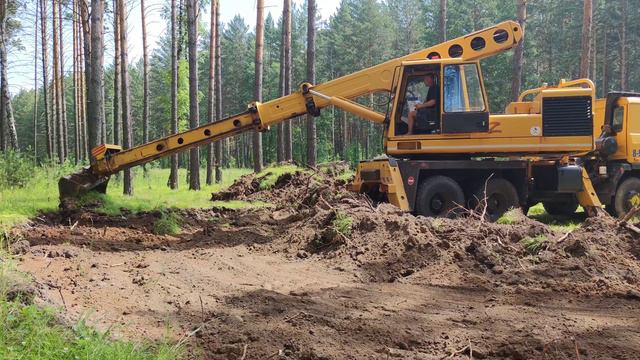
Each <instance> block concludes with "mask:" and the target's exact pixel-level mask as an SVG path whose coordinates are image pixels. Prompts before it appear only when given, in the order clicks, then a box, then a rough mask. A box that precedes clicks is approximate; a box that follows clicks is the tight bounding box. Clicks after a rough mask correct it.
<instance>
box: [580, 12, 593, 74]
mask: <svg viewBox="0 0 640 360" xmlns="http://www.w3.org/2000/svg"><path fill="white" fill-rule="evenodd" d="M592 18H593V2H592V0H584V3H583V13H582V51H581V53H580V77H581V78H588V77H589V56H590V55H591V19H592Z"/></svg>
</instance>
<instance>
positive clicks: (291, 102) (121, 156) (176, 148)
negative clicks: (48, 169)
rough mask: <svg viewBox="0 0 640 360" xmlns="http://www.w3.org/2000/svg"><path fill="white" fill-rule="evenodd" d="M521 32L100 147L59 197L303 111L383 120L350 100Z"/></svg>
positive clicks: (505, 25)
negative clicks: (416, 66) (414, 67)
mask: <svg viewBox="0 0 640 360" xmlns="http://www.w3.org/2000/svg"><path fill="white" fill-rule="evenodd" d="M522 35H523V34H522V30H521V27H520V25H519V24H518V23H516V22H514V21H505V22H502V23H500V24H497V25H495V26H492V27H490V28H486V29H483V30H480V31H477V32H474V33H471V34H468V35H465V36H461V37H459V38H456V39H452V40H449V41H446V42H444V43H441V44H438V45H434V46H431V47H428V48H425V49H422V50H419V51H416V52H414V53H411V54H409V55H406V56H403V57H399V58H395V59H392V60H389V61H387V62H385V63H382V64H379V65H376V66H373V67H370V68H367V69H364V70H361V71H358V72H355V73H353V74H350V75H346V76H343V77H340V78H337V79H334V80H331V81H328V82H326V83H323V84H318V85H312V84H303V85H302V86H301V88H300V90H299V91H296V92H294V93H292V94H290V95H287V96H283V97H280V98H277V99H274V100H271V101H268V102H265V103H259V102H254V103H251V104H249V106H248V110H247V111H246V112H244V113H241V114H238V115H235V116H231V117H228V118H225V119H221V120H218V121H215V122H213V123H209V124H206V125H203V126H200V127H198V128H195V129H191V130H187V131H184V132H182V133H179V134H174V135H170V136H167V137H165V138H162V139H158V140H154V141H151V142H149V143H146V144H142V145H139V146H136V147H133V148H131V149H126V150H122V151H120V149H119V147H117V146H113V145H100V146H98V147H96V148H94V149H93V150H92V152H91V155H92V156H91V166H90V167H89V168H86V169H84V170H83V171H82V172H80V173H76V174H72V175H70V176H67V177H64V178H61V179H60V181H59V191H60V198H61V199H65V198H69V197H76V196H77V195H79V194H80V193H83V192H87V191H91V190H96V191H101V192H104V191H105V190H106V184H107V182H108V179H109V176H111V175H113V174H115V173H117V172H119V171H121V170H123V169H126V168H130V167H133V166H136V165H141V164H144V163H147V162H150V161H153V160H155V159H158V158H162V157H166V156H169V155H172V154H174V153H178V152H182V151H185V150H188V149H190V148H193V147H196V146H200V145H204V144H207V143H210V142H212V141H217V140H222V139H224V138H228V137H231V136H234V135H237V134H240V133H243V132H246V131H250V130H256V131H266V130H267V129H268V128H269V127H270V126H271V125H274V124H277V123H280V122H282V121H285V120H288V119H291V118H295V117H297V116H300V115H304V114H312V115H314V116H317V115H319V111H320V109H322V108H324V107H327V106H331V105H333V106H336V107H338V108H340V109H342V110H344V111H347V112H349V113H352V114H354V115H356V116H359V117H362V118H364V119H366V120H369V121H373V122H377V123H383V122H385V118H386V115H385V114H382V113H379V112H376V111H374V110H373V109H370V108H368V107H366V106H363V105H361V104H358V103H356V102H354V101H352V100H353V99H355V98H357V97H359V96H363V95H367V94H371V93H375V92H387V93H389V92H391V91H392V87H393V86H394V82H395V81H397V77H398V69H399V68H400V67H401V66H402V64H403V63H404V62H407V61H416V60H427V59H434V60H435V59H447V58H455V59H460V60H461V61H476V60H480V59H484V58H487V57H490V56H493V55H496V54H498V53H501V52H504V51H506V50H509V49H511V48H512V47H514V46H515V45H516V44H518V42H519V41H520V40H521V38H522Z"/></svg>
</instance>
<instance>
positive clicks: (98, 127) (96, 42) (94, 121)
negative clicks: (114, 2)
mask: <svg viewBox="0 0 640 360" xmlns="http://www.w3.org/2000/svg"><path fill="white" fill-rule="evenodd" d="M124 32H125V31H123V33H124ZM85 52H86V50H85ZM85 61H86V60H85ZM89 66H90V71H89V76H88V77H89V78H88V79H87V81H88V82H87V125H88V128H89V147H90V148H94V147H95V146H98V145H99V142H100V140H101V139H102V127H103V125H102V124H103V123H104V104H103V100H104V96H103V91H104V82H103V75H104V69H103V66H104V0H91V46H90V61H89Z"/></svg>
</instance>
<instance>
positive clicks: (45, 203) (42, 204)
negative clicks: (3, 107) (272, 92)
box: [0, 164, 252, 228]
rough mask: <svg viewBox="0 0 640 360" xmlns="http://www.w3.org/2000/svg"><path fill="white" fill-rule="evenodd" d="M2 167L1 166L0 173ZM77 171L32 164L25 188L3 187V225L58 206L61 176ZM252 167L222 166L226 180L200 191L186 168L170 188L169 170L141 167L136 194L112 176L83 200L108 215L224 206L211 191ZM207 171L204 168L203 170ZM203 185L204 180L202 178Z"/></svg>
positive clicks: (136, 173) (0, 207)
mask: <svg viewBox="0 0 640 360" xmlns="http://www.w3.org/2000/svg"><path fill="white" fill-rule="evenodd" d="M1 171H2V169H0V172H1ZM73 171H75V168H74V166H72V165H70V164H66V165H64V166H37V167H31V168H30V172H29V176H28V177H27V178H28V185H27V186H26V187H23V188H20V187H6V186H4V187H3V186H0V228H9V227H11V226H13V225H16V224H18V223H21V222H24V221H26V220H27V219H29V218H32V217H34V216H37V214H38V213H39V212H40V211H44V212H51V211H55V210H57V209H58V203H59V199H58V179H59V178H60V177H62V176H64V175H68V174H70V173H72V172H73ZM249 172H250V170H249V169H223V179H224V180H223V182H222V183H220V184H214V185H211V186H209V185H203V186H202V190H201V191H189V189H188V186H187V184H186V183H184V182H183V181H182V180H183V179H186V170H184V169H180V172H179V179H180V180H181V182H180V188H179V189H178V190H171V189H169V188H168V187H167V179H168V178H169V170H168V169H159V168H150V169H149V171H148V176H146V177H144V176H143V175H142V169H135V170H134V180H133V185H134V196H126V195H123V194H122V180H121V178H120V179H118V178H117V177H116V176H113V177H112V178H111V181H110V183H109V187H108V190H107V194H106V195H105V194H95V193H93V194H90V195H87V196H85V197H84V198H83V199H82V202H84V203H90V202H93V203H95V204H97V209H96V210H98V211H100V212H103V213H105V214H107V215H118V214H121V213H122V209H127V210H128V211H131V212H141V211H153V210H159V209H166V208H207V207H211V206H221V207H223V206H225V204H224V203H217V204H215V203H212V202H211V201H210V193H211V192H215V191H219V190H220V189H223V188H225V187H227V186H229V185H230V184H231V183H232V182H233V181H234V180H235V179H236V178H238V177H240V176H241V175H244V174H247V173H249ZM202 173H204V171H203V172H202ZM203 184H204V181H203ZM251 205H252V204H249V203H243V204H240V203H234V204H231V205H230V207H233V208H241V207H248V206H251Z"/></svg>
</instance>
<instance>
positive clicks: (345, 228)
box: [331, 213, 353, 236]
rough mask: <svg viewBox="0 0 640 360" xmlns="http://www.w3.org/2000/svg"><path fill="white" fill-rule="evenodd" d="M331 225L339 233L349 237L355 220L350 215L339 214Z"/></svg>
mask: <svg viewBox="0 0 640 360" xmlns="http://www.w3.org/2000/svg"><path fill="white" fill-rule="evenodd" d="M331 225H332V226H333V228H334V229H335V230H336V231H337V232H338V233H340V234H342V235H344V236H349V235H351V230H352V228H353V219H352V218H351V217H350V216H348V215H345V214H342V213H337V214H336V217H335V218H334V219H333V221H332V223H331Z"/></svg>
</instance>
